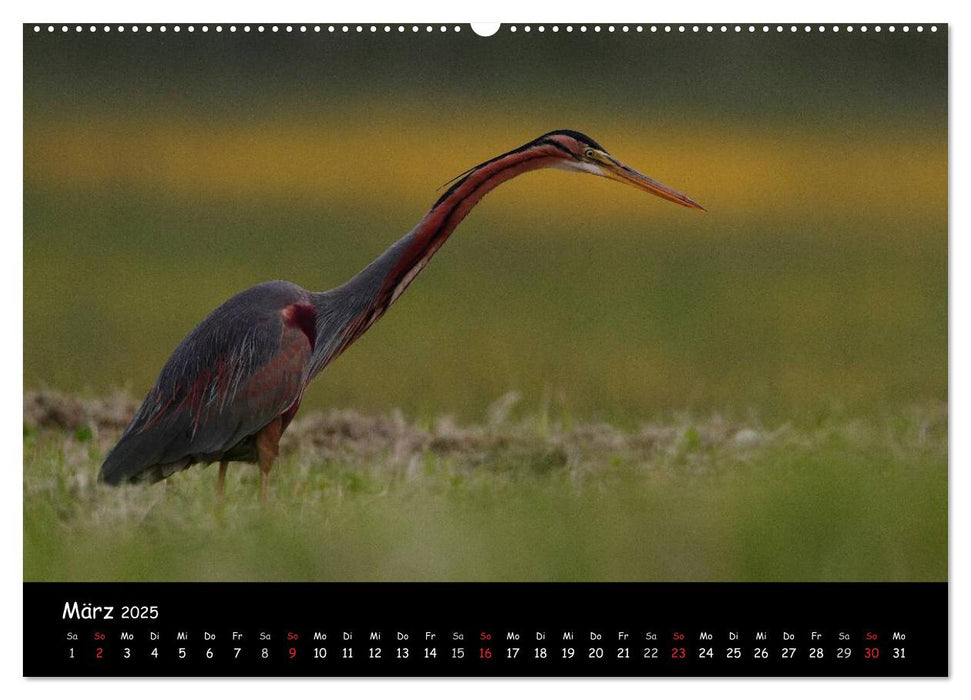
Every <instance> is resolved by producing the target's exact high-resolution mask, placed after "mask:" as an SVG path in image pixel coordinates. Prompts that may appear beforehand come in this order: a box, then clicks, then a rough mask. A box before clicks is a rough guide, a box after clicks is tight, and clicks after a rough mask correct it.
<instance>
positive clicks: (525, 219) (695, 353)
mask: <svg viewBox="0 0 971 700" xmlns="http://www.w3.org/2000/svg"><path fill="white" fill-rule="evenodd" d="M44 34H45V35H44V36H34V34H33V32H30V31H26V32H25V40H24V160H23V166H24V246H23V250H24V339H23V342H24V367H23V370H24V391H25V405H26V402H27V401H28V400H29V399H30V397H34V396H36V394H35V393H34V392H36V391H37V390H54V391H58V392H64V393H65V394H67V395H71V396H75V397H78V396H80V397H82V398H83V399H84V400H82V401H81V403H80V404H78V405H81V406H82V407H83V406H86V405H95V404H98V402H100V401H102V397H105V396H111V395H113V394H114V393H115V392H120V393H121V394H123V395H124V396H126V397H128V398H127V399H126V400H125V401H126V403H124V406H125V407H126V408H125V409H124V410H123V411H121V412H120V413H118V414H117V415H115V416H114V417H113V418H112V420H111V421H110V422H109V423H108V424H102V423H99V422H98V421H93V420H91V419H90V417H89V418H85V419H83V420H81V421H80V422H75V423H70V424H69V427H68V428H64V426H63V425H61V423H58V422H57V421H55V422H54V423H53V424H52V425H46V424H42V423H33V422H31V420H30V419H28V418H26V417H25V438H24V453H25V456H24V527H25V532H24V552H25V554H24V568H25V576H26V577H27V579H28V580H86V579H103V580H411V579H414V580H627V579H629V580H671V581H678V580H753V581H757V580H769V581H775V580H780V581H781V580H813V581H814V580H841V581H845V580H873V581H877V580H901V581H903V580H943V579H945V578H946V575H947V549H946V478H947V402H948V385H947V379H948V377H947V359H948V354H947V352H948V345H947V343H948V335H947V311H948V309H947V292H948V277H947V265H948V238H947V236H948V233H947V223H948V222H947V197H948V180H947V156H948V151H947V136H948V134H947V129H948V123H947V70H946V67H947V36H946V32H940V33H937V34H935V35H932V34H931V33H927V32H925V33H923V34H922V35H918V34H916V33H913V32H911V36H903V35H902V33H897V35H891V34H890V33H888V32H884V33H883V34H876V33H872V32H871V33H869V34H868V35H866V36H861V35H853V36H850V35H848V34H846V33H841V34H840V35H836V34H835V33H827V34H825V35H821V34H817V33H815V32H814V33H812V35H811V36H810V35H808V34H807V35H806V36H803V35H802V34H803V33H801V32H800V33H797V34H794V35H792V36H789V34H788V33H786V34H785V35H779V36H776V35H775V33H769V34H766V35H761V34H757V35H751V36H750V35H749V34H748V33H739V34H735V33H731V32H728V33H725V34H721V35H719V34H718V33H716V34H713V35H708V36H689V35H688V34H687V33H685V34H684V35H681V34H680V33H674V32H672V33H670V34H664V35H663V36H662V35H661V33H658V35H650V36H648V33H647V32H645V33H644V34H643V35H636V34H635V32H630V33H629V34H624V35H623V36H621V33H620V32H618V33H616V34H614V35H611V36H610V37H607V36H606V33H604V34H602V35H596V34H595V33H593V32H588V33H586V34H584V35H581V34H580V33H579V32H576V33H573V34H572V35H570V36H567V35H566V34H564V33H560V35H559V36H546V37H541V36H539V35H538V34H537V33H533V34H531V35H525V34H524V33H522V32H520V33H519V34H517V35H513V34H512V33H511V32H506V31H502V32H500V33H499V34H498V35H497V36H496V37H494V38H492V39H489V40H480V39H479V38H477V37H474V36H472V35H471V33H470V32H468V31H464V32H462V33H454V32H449V33H447V34H444V35H442V36H441V37H438V36H437V35H436V36H435V37H434V38H433V37H430V36H429V37H425V36H423V35H419V36H414V37H411V36H398V35H397V34H396V33H393V32H392V33H389V34H387V35H385V34H382V33H378V34H376V35H374V36H357V37H355V36H340V33H335V35H329V34H328V35H324V34H321V35H320V36H310V33H308V34H307V35H306V36H304V35H301V36H296V33H294V35H293V36H287V37H283V36H270V33H269V32H267V33H266V35H265V36H262V35H261V36H255V33H254V35H252V36H247V37H244V36H241V35H235V36H230V35H229V33H227V32H224V33H222V34H221V35H212V33H210V35H209V36H207V37H205V39H204V40H201V39H202V37H200V36H199V35H195V36H190V35H188V33H183V34H182V35H175V34H173V33H169V34H168V35H166V36H162V35H161V34H160V33H155V34H152V35H148V34H147V33H140V34H139V35H138V36H135V35H133V34H132V33H126V34H125V35H121V34H120V33H112V34H111V35H110V36H109V35H103V34H102V33H98V34H97V36H92V37H88V36H87V33H82V34H81V35H79V36H74V34H75V33H73V32H69V33H66V34H65V35H64V36H61V35H60V33H53V34H52V35H51V36H46V33H44ZM558 128H572V129H577V130H580V131H583V132H586V133H588V134H589V135H590V136H591V137H593V138H594V139H596V140H598V141H599V142H601V143H602V144H603V145H604V146H605V147H606V148H607V149H608V150H609V151H610V152H611V153H612V154H614V155H615V156H617V157H618V158H620V159H622V160H623V161H625V162H627V163H628V164H630V165H631V166H633V167H635V168H637V169H639V170H641V171H643V172H645V173H646V174H648V175H650V176H651V177H654V178H656V179H658V180H660V181H661V182H663V183H665V184H667V185H669V186H671V187H674V188H675V189H678V190H680V191H682V192H684V193H685V194H687V195H689V196H690V197H692V198H693V199H695V200H697V201H699V202H701V203H702V204H704V205H705V206H706V207H707V209H708V212H709V213H707V214H699V213H698V212H693V211H688V210H686V209H682V208H680V207H677V206H674V205H672V204H670V203H667V202H663V201H661V200H659V199H656V198H652V197H650V196H649V195H646V194H644V193H641V192H637V191H635V190H633V189H631V188H625V187H623V186H620V185H618V184H616V183H611V182H607V181H605V180H602V179H595V178H592V177H586V176H581V175H577V174H570V173H564V172H555V171H544V172H541V173H531V174H529V175H526V176H524V177H522V178H518V179H516V180H514V181H512V182H509V183H507V184H505V185H503V186H502V187H501V188H499V189H498V190H497V191H496V192H494V193H493V194H491V195H489V197H487V198H486V199H485V200H484V201H483V202H482V203H481V204H480V205H479V206H478V207H477V208H476V209H475V211H473V212H472V213H471V215H470V216H469V217H468V219H467V220H466V221H465V222H464V223H463V224H462V225H461V226H460V227H459V228H458V230H457V231H456V232H455V234H454V236H453V238H452V239H451V240H450V241H448V243H447V244H446V245H445V246H444V247H443V248H442V250H441V251H440V252H439V253H438V254H437V255H436V257H435V259H434V260H433V261H432V262H431V263H430V264H429V266H428V268H427V269H426V270H425V271H424V272H423V273H422V275H421V278H420V279H419V280H417V281H416V282H415V284H414V285H413V286H412V287H411V288H410V289H409V291H408V293H407V294H405V295H404V296H403V297H402V298H401V300H400V301H399V302H397V303H396V305H395V308H393V309H392V310H391V311H390V312H389V313H388V314H387V316H386V317H385V318H383V319H382V320H381V321H380V323H378V324H377V325H375V327H374V328H372V329H371V330H370V331H369V332H368V333H367V334H366V335H364V336H363V338H362V339H361V340H360V341H358V343H357V344H356V345H355V346H354V347H353V348H351V349H350V350H348V352H347V353H345V354H344V355H343V356H342V357H341V358H340V359H339V360H338V361H337V362H335V363H334V364H333V365H332V366H331V367H328V368H327V370H326V371H325V372H324V373H323V374H322V375H321V376H320V377H319V378H318V379H317V380H316V381H315V382H314V384H313V385H311V387H310V388H309V389H308V391H307V393H306V395H305V396H304V400H303V408H302V409H301V415H300V416H299V419H300V420H302V421H305V422H304V423H301V424H300V425H303V426H304V428H303V432H300V431H299V430H298V431H297V433H296V434H294V431H293V430H291V431H289V433H288V437H287V439H288V440H289V441H290V442H289V443H288V445H289V446H288V447H287V450H286V452H285V455H284V459H283V460H282V463H281V464H280V465H279V467H278V468H277V469H276V471H275V472H274V483H273V498H272V501H271V503H270V504H269V505H268V507H267V508H266V509H260V508H259V507H257V505H256V487H255V475H254V473H253V471H254V470H252V469H248V468H246V467H238V468H234V469H233V470H232V478H231V484H230V488H229V494H228V497H227V499H226V501H225V502H224V503H223V504H221V505H219V504H217V503H216V501H215V498H214V493H213V490H214V489H213V482H214V480H215V475H214V473H213V472H212V471H208V472H206V471H202V470H199V469H193V470H191V471H190V472H188V473H186V474H182V475H179V476H178V477H177V478H175V479H172V480H170V482H168V483H166V484H164V485H162V486H159V487H156V488H150V489H144V490H139V489H131V490H123V491H113V490H108V489H105V488H102V487H98V486H97V485H96V484H95V483H94V481H93V480H94V476H95V474H96V472H97V468H98V465H99V463H100V460H101V458H102V457H103V454H104V452H105V451H106V450H107V449H108V448H109V447H110V446H111V441H112V439H113V438H115V437H116V436H117V433H118V431H119V430H120V429H121V427H122V426H123V425H124V423H125V421H126V420H127V419H128V417H130V415H131V412H132V411H133V410H134V405H133V404H132V401H137V400H139V399H140V398H141V397H143V396H144V395H145V393H146V392H147V390H148V388H149V387H150V386H151V384H152V382H153V381H154V379H155V377H156V376H157V373H158V371H159V370H160V368H161V367H162V365H163V363H164V362H165V360H166V358H167V357H168V356H169V354H170V353H171V352H172V350H173V349H174V348H175V346H176V345H177V344H178V342H179V341H180V340H181V339H182V338H183V337H184V336H185V334H186V333H187V332H188V331H189V330H190V329H191V328H192V327H193V326H194V325H195V324H196V323H198V322H199V321H200V320H201V319H202V318H203V317H204V316H205V315H206V314H207V313H209V312H210V311H211V310H212V309H213V308H215V307H216V306H217V305H219V304H220V303H222V302H223V301H225V300H226V299H227V298H229V297H230V296H232V295H234V294H236V293H237V292H239V291H241V290H243V289H245V288H247V287H249V286H251V285H253V284H256V283H259V282H263V281H266V280H271V279H288V280H291V281H293V282H296V283H298V284H300V285H302V286H304V287H306V288H308V289H312V290H324V289H328V288H331V287H333V286H336V285H339V284H341V283H343V282H344V281H346V280H347V279H348V278H349V277H350V276H352V275H353V274H355V273H356V272H357V271H358V270H360V269H361V268H362V267H363V266H364V265H366V264H367V263H368V262H370V261H371V260H372V259H373V258H374V257H376V256H377V255H378V254H380V253H381V252H382V251H383V250H384V249H385V248H386V247H387V246H388V245H389V244H391V243H392V242H393V241H395V240H396V239H397V238H398V237H400V236H402V235H404V234H405V233H406V232H407V231H408V230H409V229H410V228H411V227H412V226H413V225H414V224H415V223H416V222H417V221H418V220H419V219H420V218H421V217H422V216H423V215H424V213H425V212H426V211H427V208H428V207H429V206H430V205H431V204H432V202H434V201H435V199H436V198H437V197H438V194H439V192H438V190H437V189H436V188H438V187H439V186H440V185H441V184H442V183H445V182H446V181H448V180H449V179H450V178H452V177H453V176H455V175H456V174H458V173H460V172H463V171H464V170H466V169H467V168H468V167H470V166H472V165H474V164H476V163H479V162H481V161H483V160H485V159H488V158H490V157H492V156H494V155H496V154H497V153H500V152H502V151H505V150H508V149H510V148H514V147H516V146H518V145H520V144H522V143H523V142H525V141H527V140H530V139H532V138H535V137H536V136H538V135H540V134H542V133H544V132H546V131H549V130H551V129H558ZM509 392H516V393H517V394H518V395H519V396H520V397H521V400H520V402H519V403H518V405H517V407H516V409H515V411H514V413H513V414H512V416H511V417H508V419H507V420H506V422H503V423H501V425H497V424H495V420H494V416H493V409H494V402H495V401H496V399H497V397H501V396H504V395H507V394H508V393H509ZM85 401H87V403H85ZM490 407H492V408H490ZM335 409H340V410H345V409H350V410H356V411H359V412H361V414H362V415H364V416H372V417H382V416H383V417H385V418H388V417H389V416H390V415H391V412H392V411H399V412H400V416H401V417H400V419H395V421H398V422H397V423H395V424H398V423H400V424H401V425H406V426H411V427H412V428H413V429H414V430H417V431H419V432H421V431H424V432H423V433H422V434H424V435H426V438H427V439H425V438H423V439H421V440H419V446H420V449H418V448H416V449H411V448H409V449H408V450H405V451H404V453H402V452H401V449H402V448H401V447H400V445H397V443H394V442H393V441H392V442H391V443H388V444H386V445H385V446H384V447H383V448H382V449H377V450H370V451H367V452H366V453H364V454H358V453H353V452H352V453H351V454H345V453H344V452H342V451H340V450H338V451H336V452H334V453H326V454H324V453H321V452H320V451H319V450H318V449H317V447H315V446H316V445H317V442H315V440H320V439H322V438H320V436H319V435H318V437H317V438H314V437H313V435H314V432H313V430H311V429H310V428H308V427H307V426H313V425H318V424H317V423H315V422H314V420H315V419H313V417H312V415H311V414H312V413H313V412H314V411H332V410H335ZM85 410H86V409H84V410H82V411H81V413H82V414H84V413H85ZM85 415H86V414H85ZM328 415H329V414H328ZM449 417H453V418H449ZM392 422H394V421H392ZM454 425H459V426H463V425H464V426H468V428H467V429H466V432H469V431H471V434H476V435H480V437H481V436H482V435H485V436H486V438H488V439H486V438H482V439H481V440H479V442H476V440H473V443H474V444H475V445H478V447H476V448H475V449H470V450H462V449H457V448H454V446H453V447H448V448H447V447H443V446H442V445H443V444H444V445H446V446H447V445H451V444H452V443H451V442H450V440H451V439H452V438H450V437H449V436H448V435H439V431H440V429H441V430H444V431H445V432H446V433H447V432H448V430H450V429H451V428H449V426H453V427H454ZM443 426H444V427H443ZM297 427H298V426H297V425H295V426H294V429H296V428H297ZM318 427H319V428H320V430H321V431H323V432H322V433H321V434H323V435H325V436H326V435H329V434H330V433H328V432H327V430H328V428H327V427H326V425H323V426H321V425H318ZM490 431H492V432H490ZM746 431H749V432H748V433H747V432H746ZM365 432H366V433H367V431H365ZM460 432H461V431H460ZM463 434H464V433H463ZM751 434H754V435H755V436H756V437H757V439H756V440H755V441H754V442H752V441H751V440H748V438H746V439H745V440H736V438H737V437H738V436H739V435H749V436H751ZM645 435H646V436H647V437H645ZM427 436H432V437H427ZM436 436H438V437H436ZM604 436H606V437H604ZM345 437H346V436H345ZM505 438H508V440H505ZM477 439H478V438H477ZM482 440H485V442H484V443H483V442H482ZM504 440H505V442H504ZM441 441H444V443H441ZM440 443H441V444H440ZM483 445H485V446H484V447H483Z"/></svg>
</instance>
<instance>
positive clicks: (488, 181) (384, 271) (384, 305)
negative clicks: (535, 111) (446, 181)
mask: <svg viewBox="0 0 971 700" xmlns="http://www.w3.org/2000/svg"><path fill="white" fill-rule="evenodd" d="M561 159H562V153H560V152H558V150H557V148H556V147H555V146H554V145H551V144H546V143H543V144H536V143H532V144H527V145H526V146H523V147H522V148H518V149H516V150H514V151H510V152H508V153H505V154H503V155H501V156H498V157H496V158H493V159H492V160H490V161H487V162H485V163H483V164H482V165H479V166H477V167H476V168H473V169H472V170H471V171H470V172H469V173H468V174H467V175H465V176H464V177H462V178H461V179H459V180H458V181H456V182H455V184H453V185H452V186H451V187H450V188H449V189H448V191H446V192H445V194H443V195H442V196H441V198H439V200H438V201H437V202H435V204H434V206H432V208H431V209H430V210H429V212H428V213H427V214H426V215H425V217H424V218H423V219H422V220H421V221H419V222H418V225H417V226H415V228H413V229H412V230H411V231H410V232H408V233H407V234H406V235H405V236H403V237H402V238H401V239H399V240H398V241H396V242H395V243H394V244H393V245H392V246H391V247H390V248H388V249H387V250H386V251H385V252H384V253H382V254H381V255H380V256H378V258H377V259H376V260H375V261H374V262H372V263H371V264H370V265H368V266H367V267H366V268H364V269H363V270H361V272H359V273H358V274H357V275H355V276H354V277H352V278H351V279H350V280H349V281H348V282H347V283H346V284H344V285H342V286H341V287H338V288H337V289H334V290H332V291H330V292H325V293H324V294H322V295H318V296H319V301H318V304H317V306H318V309H317V310H318V324H317V333H318V338H317V340H318V348H319V350H320V352H321V353H326V354H327V355H328V357H326V358H323V357H322V358H321V360H322V361H323V363H326V362H329V361H330V360H331V359H333V358H334V357H336V355H337V354H340V352H342V351H343V350H344V349H345V348H347V346H349V345H350V344H351V343H353V342H354V341H355V340H356V339H357V338H359V337H360V336H361V334H362V333H364V331H366V330H367V329H368V328H370V327H371V325H372V324H373V323H374V322H375V321H377V320H378V319H379V318H381V316H383V315H384V313H385V311H387V310H388V308H389V307H390V306H391V305H392V304H393V303H394V302H395V301H396V300H397V299H398V297H400V296H401V294H402V293H403V292H404V291H405V289H407V288H408V285H410V284H411V283H412V282H413V281H414V279H415V277H417V276H418V273H420V272H421V271H422V270H423V269H424V268H425V265H427V264H428V261H429V260H430V259H431V257H432V256H433V255H434V254H435V253H436V252H437V251H438V249H439V248H441V247H442V244H444V243H445V241H446V240H448V237H449V236H450V235H452V231H454V230H455V227H456V226H458V225H459V224H460V223H461V222H462V220H463V219H464V218H465V217H466V216H467V215H468V213H469V212H470V211H471V210H472V207H474V206H475V205H476V204H478V203H479V201H480V200H481V199H482V198H483V197H484V196H486V195H487V194H488V193H489V192H491V191H492V190H493V189H495V188H496V187H498V186H499V185H501V184H502V183H503V182H506V181H507V180H511V179H512V178H514V177H516V176H517V175H521V174H523V173H525V172H529V171H530V170H538V169H540V168H545V167H550V166H552V165H556V163H557V162H558V161H559V160H561ZM335 303H338V304H339V305H340V307H342V308H341V312H340V313H339V316H342V317H343V318H332V319H330V322H326V321H325V322H323V323H321V322H320V320H321V319H320V315H321V314H322V313H323V314H325V315H332V314H334V313H335V309H334V308H333V305H334V304H335ZM325 306H326V307H327V308H324V307H325ZM335 321H336V322H337V323H334V322H335ZM328 326H329V328H328ZM335 326H336V327H338V328H340V327H343V329H342V331H341V332H340V334H339V335H338V336H336V337H335V336H334V328H335ZM321 367H322V364H321V365H320V367H318V371H319V369H320V368H321Z"/></svg>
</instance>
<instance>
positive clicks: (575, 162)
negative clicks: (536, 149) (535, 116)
mask: <svg viewBox="0 0 971 700" xmlns="http://www.w3.org/2000/svg"><path fill="white" fill-rule="evenodd" d="M536 143H537V144H539V143H548V144H552V145H553V146H555V147H556V149H557V150H558V151H559V153H560V154H561V156H562V157H561V160H560V162H558V163H557V164H556V167H558V168H561V169H563V170H573V171H576V172H581V173H590V174H591V175H599V176H600V177H606V178H608V179H610V180H616V181H617V182H623V183H626V184H628V185H633V186H634V187H636V188H638V189H640V190H644V191H645V192H650V193H651V194H653V195H655V196H658V197H660V198H661V199H666V200H668V201H669V202H674V203H675V204H680V205H681V206H683V207H688V208H690V209H700V210H701V211H706V209H705V208H704V207H703V206H701V205H700V204H698V203H697V202H695V201H693V200H691V199H689V198H688V197H685V196H684V195H683V194H681V193H680V192H676V191H675V190H672V189H671V188H670V187H668V186H666V185H662V184H661V183H660V182H657V181H656V180H652V179H651V178H649V177H647V175H643V174H641V173H639V172H637V171H636V170H634V169H633V168H631V167H629V166H627V165H624V164H623V163H621V162H620V161H619V160H617V159H616V158H614V157H613V156H612V155H610V154H609V153H607V150H606V149H605V148H604V147H603V146H601V145H600V144H599V143H597V142H596V141H594V140H593V139H592V138H590V137H589V136H587V135H586V134H581V133H580V132H579V131H571V130H569V129H562V130H559V131H551V132H549V133H548V134H544V135H542V136H540V137H539V138H538V139H536Z"/></svg>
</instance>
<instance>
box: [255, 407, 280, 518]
mask: <svg viewBox="0 0 971 700" xmlns="http://www.w3.org/2000/svg"><path fill="white" fill-rule="evenodd" d="M281 434H283V421H282V420H281V419H280V418H279V417H278V418H274V419H273V420H272V421H271V422H270V423H269V424H268V425H267V426H266V427H264V428H263V429H262V430H261V431H260V432H259V433H257V434H256V451H257V454H258V455H259V464H260V502H261V503H266V498H267V496H268V495H269V491H270V468H271V467H272V466H273V460H274V459H276V456H277V454H279V452H280V435H281Z"/></svg>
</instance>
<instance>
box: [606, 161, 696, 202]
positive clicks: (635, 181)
mask: <svg viewBox="0 0 971 700" xmlns="http://www.w3.org/2000/svg"><path fill="white" fill-rule="evenodd" d="M597 156H598V157H597V161H598V164H599V165H600V166H601V170H603V175H604V177H607V178H610V179H611V180H616V181H617V182H624V183H627V184H628V185H633V186H634V187H636V188H638V189H640V190H644V191H645V192H650V193H651V194H653V195H656V196H658V197H660V198H661V199H666V200H668V201H669V202H674V203H675V204H680V205H681V206H683V207H688V208H689V209H700V210H701V211H708V210H707V209H705V208H704V207H703V206H701V205H700V204H698V202H695V201H694V200H692V199H689V198H688V197H685V196H684V195H683V194H681V193H680V192H676V191H674V190H672V189H671V188H670V187H667V186H666V185H662V184H661V183H660V182H657V181H656V180H652V179H651V178H649V177H648V176H647V175H642V174H641V173H639V172H637V171H636V170H634V169H633V168H629V167H627V166H626V165H624V164H623V163H621V162H620V161H619V160H617V159H616V158H613V157H612V156H609V155H607V154H606V153H598V154H597Z"/></svg>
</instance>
